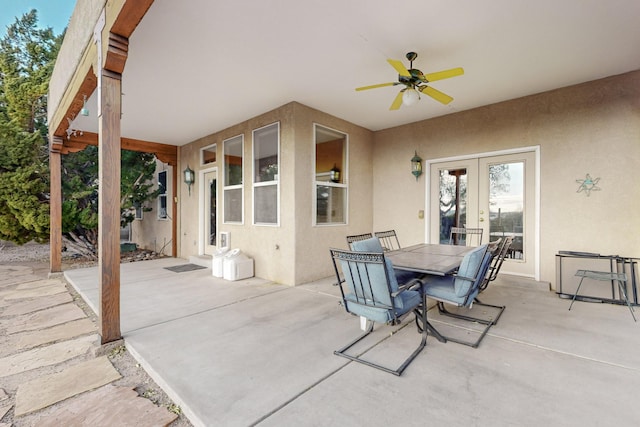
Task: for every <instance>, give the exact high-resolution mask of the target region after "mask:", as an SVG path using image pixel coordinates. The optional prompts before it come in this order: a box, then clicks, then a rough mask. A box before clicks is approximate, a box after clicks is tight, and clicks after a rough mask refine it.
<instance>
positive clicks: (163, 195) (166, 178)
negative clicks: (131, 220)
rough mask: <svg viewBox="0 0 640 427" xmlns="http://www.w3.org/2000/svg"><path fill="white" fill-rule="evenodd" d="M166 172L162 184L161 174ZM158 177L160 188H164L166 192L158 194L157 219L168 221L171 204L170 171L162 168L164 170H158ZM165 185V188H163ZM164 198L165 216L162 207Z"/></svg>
mask: <svg viewBox="0 0 640 427" xmlns="http://www.w3.org/2000/svg"><path fill="white" fill-rule="evenodd" d="M163 174H164V185H163V186H161V179H160V175H163ZM156 179H157V183H158V190H164V192H161V193H159V194H158V202H157V208H158V210H157V215H156V216H157V219H158V221H168V220H169V212H168V209H169V205H168V201H169V199H168V193H169V191H168V188H169V173H168V171H166V170H162V171H158V174H157V175H156ZM163 187H164V188H163ZM163 200H164V216H163V208H162V201H163Z"/></svg>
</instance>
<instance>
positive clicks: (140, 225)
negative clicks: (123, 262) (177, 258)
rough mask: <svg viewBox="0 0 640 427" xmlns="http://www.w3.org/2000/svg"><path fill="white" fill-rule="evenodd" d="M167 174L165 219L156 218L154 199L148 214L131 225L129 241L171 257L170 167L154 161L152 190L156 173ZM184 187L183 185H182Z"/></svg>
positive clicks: (171, 190)
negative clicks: (164, 172) (154, 170)
mask: <svg viewBox="0 0 640 427" xmlns="http://www.w3.org/2000/svg"><path fill="white" fill-rule="evenodd" d="M160 171H166V172H167V214H168V218H167V219H159V218H158V200H157V199H154V200H153V201H151V202H149V203H148V207H149V208H151V211H149V212H143V214H142V220H134V221H133V222H132V223H131V241H132V242H135V243H137V244H138V246H139V247H141V248H144V249H149V250H152V251H156V252H159V253H162V254H164V255H168V256H173V254H172V253H171V246H172V245H171V232H172V229H171V226H172V220H174V219H173V218H171V215H172V213H171V205H172V203H173V183H172V176H173V172H172V168H171V166H169V165H167V164H164V163H162V162H161V161H159V160H157V161H156V172H155V174H154V185H153V188H152V190H156V189H157V188H158V180H157V178H158V172H160ZM183 185H184V184H183Z"/></svg>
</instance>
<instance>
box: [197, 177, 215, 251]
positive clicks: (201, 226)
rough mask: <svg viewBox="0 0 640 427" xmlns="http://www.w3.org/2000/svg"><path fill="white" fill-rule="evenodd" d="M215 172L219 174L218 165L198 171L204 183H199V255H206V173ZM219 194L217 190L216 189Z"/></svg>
mask: <svg viewBox="0 0 640 427" xmlns="http://www.w3.org/2000/svg"><path fill="white" fill-rule="evenodd" d="M212 172H215V174H216V176H217V174H218V168H217V167H213V168H208V169H202V170H200V171H199V172H198V179H199V180H200V181H199V182H201V183H202V185H199V186H198V187H199V191H198V255H204V253H205V252H204V246H205V239H204V230H205V227H206V223H205V221H206V220H207V219H206V218H205V216H206V215H205V209H204V208H205V204H206V202H207V201H206V195H207V186H206V185H205V182H204V176H205V174H208V173H212ZM216 194H217V191H216ZM219 205H220V204H219V203H216V218H219V216H218V213H219V212H218V211H219V209H218V207H219Z"/></svg>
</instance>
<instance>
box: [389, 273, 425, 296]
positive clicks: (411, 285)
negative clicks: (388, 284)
mask: <svg viewBox="0 0 640 427" xmlns="http://www.w3.org/2000/svg"><path fill="white" fill-rule="evenodd" d="M423 285H424V281H423V280H422V279H418V278H414V279H411V280H409V281H408V282H407V283H404V284H402V285H400V286H398V290H397V291H395V292H391V296H392V297H394V298H395V297H397V296H398V295H400V294H401V293H403V292H404V291H406V290H409V289H412V288H414V287H416V286H420V287H421V288H422V286H423Z"/></svg>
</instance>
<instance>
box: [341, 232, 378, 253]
mask: <svg viewBox="0 0 640 427" xmlns="http://www.w3.org/2000/svg"><path fill="white" fill-rule="evenodd" d="M372 237H373V234H371V233H364V234H354V235H352V236H347V244H348V245H349V247H350V248H351V249H353V245H352V243H353V242H358V241H360V240H366V239H370V238H372Z"/></svg>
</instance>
